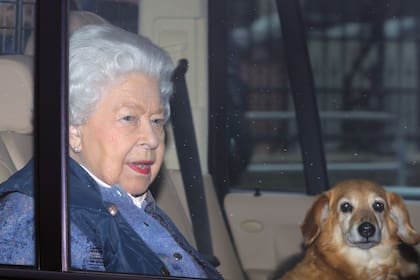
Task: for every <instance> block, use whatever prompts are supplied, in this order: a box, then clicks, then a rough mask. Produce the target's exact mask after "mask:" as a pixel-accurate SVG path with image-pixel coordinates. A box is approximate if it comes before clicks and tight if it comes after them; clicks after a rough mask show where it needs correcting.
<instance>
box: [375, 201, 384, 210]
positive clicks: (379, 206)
mask: <svg viewBox="0 0 420 280" xmlns="http://www.w3.org/2000/svg"><path fill="white" fill-rule="evenodd" d="M372 207H373V210H375V211H376V212H382V211H384V209H385V205H384V204H383V203H382V202H380V201H375V202H374V203H373V205H372Z"/></svg>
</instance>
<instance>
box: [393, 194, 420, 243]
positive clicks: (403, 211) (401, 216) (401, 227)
mask: <svg viewBox="0 0 420 280" xmlns="http://www.w3.org/2000/svg"><path fill="white" fill-rule="evenodd" d="M387 198H388V204H389V206H390V217H391V220H392V221H393V222H394V223H395V224H396V226H397V235H398V237H399V238H400V239H401V240H402V241H403V242H405V243H407V244H410V245H415V244H417V243H419V242H420V234H418V233H417V232H416V230H415V229H414V227H413V226H412V225H411V223H410V216H409V214H408V210H407V208H406V206H405V204H404V201H403V199H402V198H401V197H400V196H399V195H397V194H396V193H392V192H388V193H387Z"/></svg>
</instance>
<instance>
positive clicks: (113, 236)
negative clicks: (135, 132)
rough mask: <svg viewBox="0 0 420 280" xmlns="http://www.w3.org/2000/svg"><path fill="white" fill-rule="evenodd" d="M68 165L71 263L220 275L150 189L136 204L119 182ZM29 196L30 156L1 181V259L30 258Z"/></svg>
mask: <svg viewBox="0 0 420 280" xmlns="http://www.w3.org/2000/svg"><path fill="white" fill-rule="evenodd" d="M69 167H70V168H69V171H68V174H69V207H70V211H69V212H70V220H71V222H70V237H71V248H70V250H71V266H72V268H73V269H79V270H94V271H109V272H121V273H134V274H144V275H161V274H163V275H169V274H170V275H173V276H181V277H182V276H184V277H197V278H208V279H222V277H221V275H220V274H219V273H218V272H217V270H216V269H215V268H214V267H213V266H212V265H211V264H209V263H208V262H207V261H206V260H205V259H204V258H203V257H202V256H201V255H200V254H199V253H198V252H197V251H196V250H195V249H194V248H193V247H192V246H190V245H189V243H188V242H187V241H186V240H185V238H184V237H183V236H182V234H181V233H180V232H179V231H178V229H177V228H176V226H175V225H174V224H173V223H172V221H171V220H170V219H169V217H168V216H167V215H166V214H165V213H164V212H163V211H162V210H161V209H160V208H159V207H157V205H156V203H155V202H154V199H153V197H152V195H151V194H150V193H148V194H147V196H146V200H145V202H144V203H145V207H141V208H138V207H137V206H135V205H134V204H133V202H132V200H131V199H130V197H129V196H128V195H127V194H126V193H125V192H124V190H123V189H121V188H119V187H118V186H113V187H112V188H109V189H106V188H103V187H99V186H98V184H97V183H96V181H95V180H94V179H93V178H92V177H91V176H90V175H89V174H88V173H87V172H86V171H85V170H84V169H83V168H82V167H81V166H80V165H79V164H77V163H76V162H75V161H74V160H72V159H69ZM32 197H33V163H32V161H30V162H29V163H28V164H27V165H26V166H25V167H24V168H23V169H22V170H20V171H19V172H17V173H16V174H14V175H13V176H12V177H10V178H9V180H7V181H6V182H4V183H3V184H0V264H22V265H34V263H35V249H34V248H35V241H34V208H33V198H32ZM110 209H114V211H110ZM115 210H116V211H115Z"/></svg>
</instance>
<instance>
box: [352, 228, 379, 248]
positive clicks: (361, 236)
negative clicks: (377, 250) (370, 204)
mask: <svg viewBox="0 0 420 280" xmlns="http://www.w3.org/2000/svg"><path fill="white" fill-rule="evenodd" d="M380 239H381V234H380V231H378V230H377V229H376V226H375V225H374V224H372V223H370V222H362V223H361V224H359V225H354V226H353V228H352V229H351V231H350V233H349V235H348V236H347V242H348V244H349V245H350V246H352V247H358V248H360V249H363V250H367V249H370V248H372V247H374V246H376V245H377V244H378V243H379V242H380Z"/></svg>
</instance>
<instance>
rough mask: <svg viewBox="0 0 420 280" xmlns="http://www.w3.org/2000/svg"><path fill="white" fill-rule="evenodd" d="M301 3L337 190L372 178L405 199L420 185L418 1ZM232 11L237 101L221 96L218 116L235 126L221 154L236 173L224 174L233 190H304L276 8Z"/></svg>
mask: <svg viewBox="0 0 420 280" xmlns="http://www.w3.org/2000/svg"><path fill="white" fill-rule="evenodd" d="M300 4H301V12H302V20H303V24H304V32H305V34H304V35H305V39H306V43H307V48H308V52H309V58H310V64H311V65H310V67H311V69H312V73H313V78H314V91H315V94H316V102H317V104H316V105H317V107H318V111H319V116H320V120H321V130H322V138H323V145H324V149H325V156H326V160H327V168H328V169H327V171H328V177H329V181H330V183H331V185H332V184H334V183H336V182H337V181H339V180H342V179H344V178H348V177H365V178H370V179H373V180H377V181H378V182H380V183H381V184H383V185H385V186H388V187H390V188H394V187H398V188H399V191H401V192H403V191H404V190H405V188H406V187H416V186H418V180H417V175H416V174H418V172H417V169H418V158H417V154H418V149H419V147H418V143H417V142H418V140H417V139H418V132H417V130H418V129H417V128H418V114H419V112H418V110H419V109H418V107H419V106H418V104H419V103H418V101H417V100H418V94H419V85H418V58H417V57H418V34H417V32H416V30H417V29H416V28H417V27H418V24H419V17H420V14H419V13H418V11H419V10H418V9H417V8H418V7H417V6H418V4H417V2H415V1H406V2H404V3H402V2H399V1H389V2H387V3H370V4H369V3H367V2H363V1H362V2H358V3H357V5H350V4H348V3H345V4H344V2H343V4H341V2H337V1H335V2H334V1H328V0H319V1H300ZM226 9H227V11H228V12H227V13H226V22H227V31H226V32H225V44H226V52H225V53H224V55H225V58H226V60H227V61H228V63H226V71H225V72H224V73H225V75H224V77H226V89H227V90H226V92H227V93H226V94H225V96H222V95H220V97H218V96H217V95H216V94H215V95H214V96H215V97H214V98H215V106H214V108H215V109H214V112H215V113H218V112H219V114H222V113H223V114H224V119H225V121H224V122H223V124H224V125H225V126H226V127H227V128H226V132H225V136H224V139H225V140H218V141H219V142H218V141H217V140H216V141H215V144H214V149H215V150H218V151H220V152H219V154H220V156H223V155H224V154H226V153H227V154H229V156H227V159H228V160H229V166H228V167H226V168H225V169H226V170H227V172H226V174H223V172H222V171H220V173H217V171H215V174H220V175H216V176H220V177H224V178H225V181H226V179H229V183H227V184H225V186H226V187H228V188H229V187H236V188H238V187H239V188H245V189H255V188H262V189H267V190H279V191H293V192H304V191H305V187H304V185H305V181H304V178H303V173H302V170H303V165H302V151H301V150H300V148H299V145H300V144H299V133H298V131H297V128H296V127H297V125H296V116H295V104H293V99H292V96H291V92H290V86H289V78H290V77H288V74H289V73H288V72H287V69H286V64H287V59H286V57H284V44H285V42H286V41H285V40H287V38H285V37H284V36H283V35H282V28H281V18H280V19H279V16H278V13H277V7H276V4H275V1H266V0H259V1H246V2H244V1H235V0H231V1H227V3H226ZM219 31H220V30H219ZM218 77H219V79H221V80H223V77H222V74H221V75H219V76H218ZM296 78H299V77H296ZM302 82H304V81H302ZM226 96H227V97H226ZM221 106H224V107H221ZM220 108H225V109H224V110H225V111H223V112H222V111H221V110H220ZM302 118H305V115H303V116H302ZM312 164H317V162H313V163H312ZM214 168H215V170H217V166H215V167H214ZM384 174H385V175H384ZM221 183H223V180H221ZM416 189H417V188H410V189H409V190H411V191H414V192H416ZM417 190H418V189H417ZM413 195H414V194H413Z"/></svg>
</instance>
